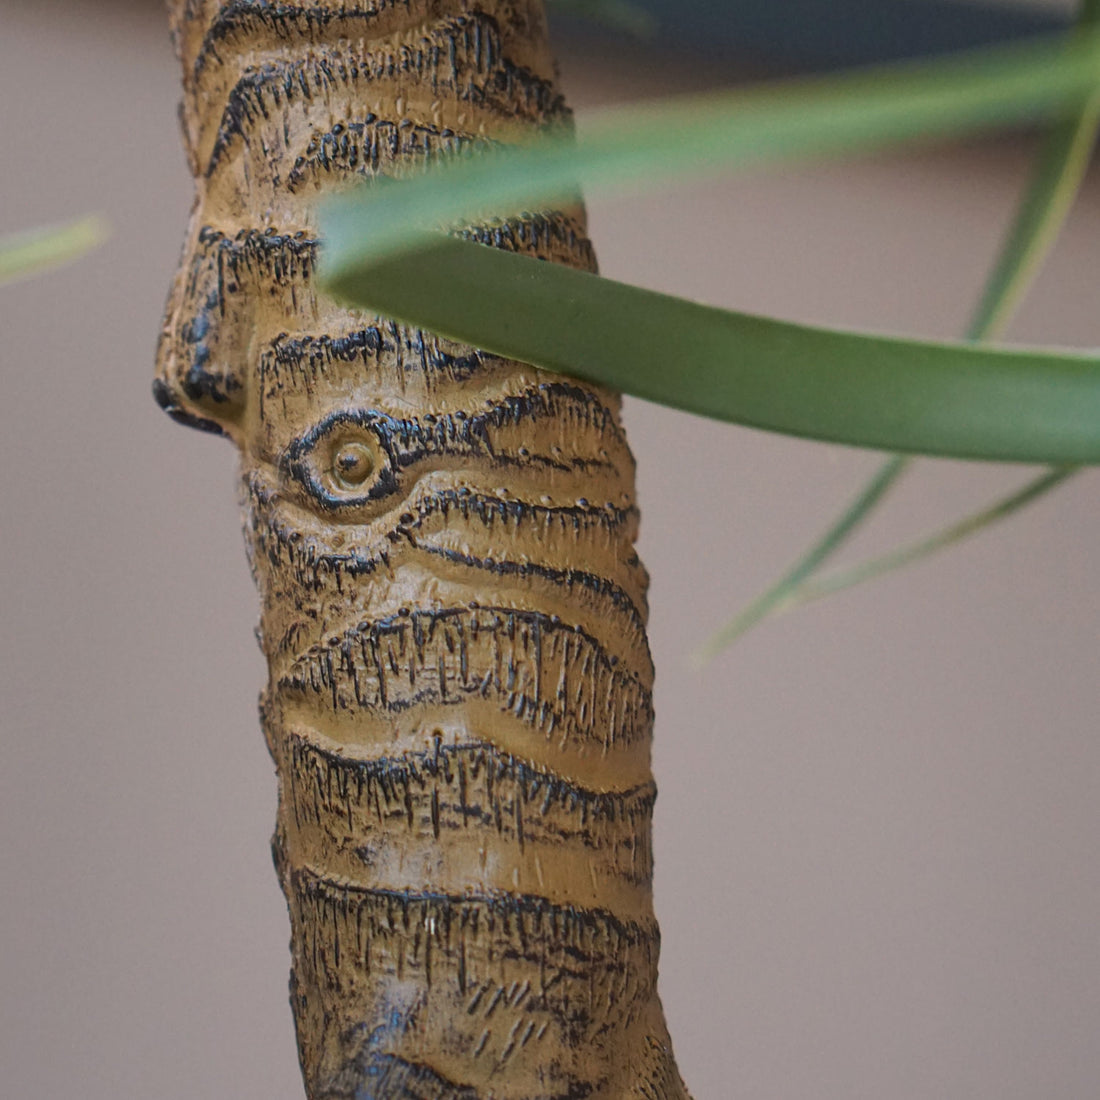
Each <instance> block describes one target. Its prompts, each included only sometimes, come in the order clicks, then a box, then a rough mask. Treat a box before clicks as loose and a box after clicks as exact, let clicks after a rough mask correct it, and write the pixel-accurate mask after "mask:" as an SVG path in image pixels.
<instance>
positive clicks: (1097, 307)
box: [0, 0, 1100, 1100]
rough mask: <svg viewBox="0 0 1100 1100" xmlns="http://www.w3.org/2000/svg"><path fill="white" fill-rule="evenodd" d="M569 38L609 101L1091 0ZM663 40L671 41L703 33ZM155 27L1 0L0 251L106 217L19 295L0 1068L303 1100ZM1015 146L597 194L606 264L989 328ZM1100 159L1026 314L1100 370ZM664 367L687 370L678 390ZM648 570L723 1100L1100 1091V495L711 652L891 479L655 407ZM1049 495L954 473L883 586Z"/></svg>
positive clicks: (694, 23)
mask: <svg viewBox="0 0 1100 1100" xmlns="http://www.w3.org/2000/svg"><path fill="white" fill-rule="evenodd" d="M643 4H644V6H647V7H649V8H650V9H651V10H652V11H653V12H654V13H655V14H657V15H658V16H662V17H664V19H665V21H666V24H667V29H666V30H665V31H662V32H661V33H660V34H659V36H658V37H657V38H656V39H655V40H653V41H652V42H649V43H639V42H635V41H631V40H629V39H626V38H624V37H622V36H621V35H616V34H613V33H611V32H609V31H607V30H598V29H594V28H592V27H591V26H590V25H588V24H585V23H582V22H580V21H578V20H576V19H573V18H564V17H563V18H561V19H560V20H558V21H557V22H556V27H557V31H558V36H559V41H558V48H559V52H560V56H561V64H562V76H563V81H564V84H565V89H566V91H567V93H568V94H569V96H570V97H571V99H572V101H573V102H574V104H575V105H576V106H577V108H578V118H579V125H580V126H581V127H583V126H584V124H585V119H586V118H587V117H589V115H590V113H591V112H592V111H593V110H595V109H596V108H598V107H599V105H601V104H605V103H610V102H621V101H625V100H633V99H638V98H642V97H652V96H657V95H661V94H666V93H670V92H674V91H687V90H692V89H700V88H704V87H714V86H719V85H728V84H732V83H736V82H738V81H742V80H745V79H748V78H755V77H759V76H762V75H767V74H771V73H780V72H790V71H805V70H809V69H815V68H829V67H835V66H836V65H839V64H844V63H848V62H855V61H866V60H869V59H873V58H885V57H896V56H902V55H906V54H913V53H914V52H922V51H934V50H940V49H948V48H951V47H953V46H962V45H973V44H976V43H977V42H979V41H991V40H997V39H1003V38H1010V37H1013V36H1017V35H1020V34H1026V33H1030V32H1033V31H1036V30H1041V29H1044V28H1047V29H1049V28H1054V27H1057V26H1059V25H1064V23H1065V21H1066V19H1067V17H1068V14H1069V9H1070V5H1069V4H1062V3H1050V4H1030V3H1022V2H1021V3H1011V4H1008V3H1006V4H999V5H992V4H985V5H978V4H971V3H965V2H963V0H939V2H921V0H908V2H906V0H873V2H870V0H869V2H859V0H827V2H826V0H822V2H815V0H772V2H770V3H769V2H765V0H759V2H755V3H749V2H737V3H734V2H732V0H707V2H703V0H643ZM673 24H675V25H673ZM176 101H177V73H176V67H175V63H174V59H173V58H172V56H171V52H170V49H169V45H168V41H167V34H166V30H165V18H164V13H163V10H162V8H161V5H160V4H159V3H155V2H152V0H149V2H142V3H139V2H136V0H132V2H123V0H94V2H91V0H0V103H2V105H3V107H2V116H0V126H2V145H0V149H2V151H3V158H2V160H0V180H2V184H0V196H2V200H3V202H2V206H0V231H10V230H15V229H19V228H23V227H28V226H31V225H34V224H37V223H42V222H56V221H60V220H64V219H66V218H69V217H73V216H76V215H79V214H81V213H83V212H86V211H92V210H99V211H103V212H104V213H105V214H106V215H107V216H108V218H109V219H110V221H111V223H112V225H113V227H114V234H113V236H112V238H111V240H110V241H109V243H108V244H107V245H106V246H104V247H103V248H101V249H99V250H98V251H97V252H96V253H94V254H93V255H91V256H90V257H88V258H86V259H84V260H83V261H82V262H80V263H79V264H78V265H76V266H74V267H71V268H68V269H65V270H62V271H57V272H55V273H52V274H49V275H48V276H45V277H40V278H38V279H35V280H33V281H28V282H24V283H21V284H18V285H15V286H9V287H4V288H0V325H2V328H0V334H2V338H0V372H2V373H0V377H2V381H3V390H2V397H0V1074H2V1080H3V1086H2V1092H3V1093H4V1095H7V1096H11V1097H27V1098H31V1097H33V1098H35V1100H49V1098H54V1097H73V1096H80V1097H81V1098H83V1100H122V1098H129V1097H132V1098H134V1100H137V1098H139V1097H140V1098H141V1100H195V1098H198V1097H234V1098H235V1100H295V1098H298V1097H300V1096H301V1095H302V1090H301V1084H300V1079H299V1074H298V1068H297V1061H296V1054H295V1047H294V1040H293V1034H292V1027H291V1017H290V1011H289V1008H288V1005H287V987H286V982H287V968H288V952H287V946H286V945H287V938H288V930H287V921H286V913H285V907H284V903H283V899H282V896H281V894H280V892H279V889H278V886H277V884H276V881H275V876H274V873H273V871H272V868H271V864H270V860H269V857H268V838H269V835H270V832H271V829H272V825H273V820H274V812H275V784H274V777H273V770H272V765H271V763H270V760H269V758H268V756H267V753H266V750H265V748H264V744H263V739H262V737H261V734H260V730H259V727H258V723H257V718H256V703H255V700H256V695H257V692H258V691H259V688H260V686H261V684H262V682H263V680H264V675H265V673H264V669H263V667H262V663H261V660H260V656H259V653H258V651H257V649H256V647H255V645H254V643H253V641H252V637H251V634H252V628H253V624H254V622H255V620H256V615H257V606H256V599H255V596H254V593H253V589H252V584H251V580H250V578H249V576H248V570H247V567H246V564H245V558H244V554H243V550H242V545H241V539H240V534H239V529H238V527H239V521H238V518H237V511H236V500H235V462H234V455H233V452H232V450H231V449H230V447H229V446H228V445H226V444H225V443H222V442H219V441H216V440H212V439H210V438H208V437H204V436H202V435H200V434H198V433H194V432H188V431H183V430H181V429H179V428H177V427H176V426H174V425H172V424H171V423H170V422H169V421H168V420H167V419H166V418H165V417H164V416H163V414H161V413H160V412H159V411H158V410H157V409H156V408H155V406H154V404H153V402H152V399H151V397H150V394H149V386H150V379H151V371H152V356H153V349H154V344H155V340H156V335H157V331H158V326H159V322H160V313H161V308H162V304H163V300H164V297H165V294H166V292H167V287H168V282H169V279H170V277H171V275H172V272H173V268H174V265H175V262H176V258H177V255H178V250H179V247H180V244H181V241H182V233H183V228H184V222H185V218H186V214H187V209H188V204H189V199H190V192H191V184H190V180H189V178H188V175H187V171H186V168H185V165H184V161H183V156H182V152H181V148H180V141H179V135H178V133H177V127H176V121H175V119H176V115H175V109H176ZM1033 147H1034V138H1033V136H1032V135H1028V134H1016V135H1012V136H1009V137H1001V138H998V139H996V140H980V141H974V142H969V143H967V144H963V145H958V144H956V145H951V146H936V147H929V148H922V149H920V150H915V151H907V152H905V153H900V154H897V153H895V154H891V155H881V156H875V157H873V158H862V159H859V160H855V161H850V162H845V163H837V162H832V163H828V164H818V165H814V166H809V167H798V168H793V169H787V170H784V171H782V172H775V173H767V174H765V173H760V172H757V173H754V174H751V175H746V176H730V177H727V178H724V179H723V180H721V181H719V182H711V183H708V184H706V185H684V186H680V187H678V188H676V189H674V190H670V191H668V192H666V193H662V194H658V195H651V196H649V197H647V198H643V199H630V200H624V199H621V198H616V197H608V196H597V197H594V198H593V199H592V201H591V205H590V210H591V222H592V235H593V237H594V239H595V241H596V244H597V248H598V251H599V254H600V257H601V261H602V265H603V270H604V272H605V273H606V274H608V275H611V276H613V277H616V278H619V279H624V280H629V281H632V282H635V283H638V284H641V285H645V286H650V287H654V288H659V289H662V290H665V291H669V292H673V293H678V294H682V295H687V296H690V297H694V298H697V299H700V300H703V301H707V302H711V303H715V304H718V305H726V306H731V307H737V308H741V309H748V310H753V311H758V312H766V313H772V314H776V315H780V316H784V317H788V318H792V319H797V320H802V321H808V322H822V323H829V324H833V325H838V326H864V327H873V328H877V329H883V330H891V331H898V332H905V333H913V334H924V335H928V336H952V335H955V334H958V333H959V332H960V331H961V330H962V328H963V326H964V324H965V321H966V318H967V315H968V311H969V308H970V306H971V304H972V303H973V302H974V301H975V299H976V296H977V294H978V291H979V288H980V286H981V282H982V278H983V274H984V272H985V270H986V269H987V267H988V265H989V264H990V262H991V260H992V258H993V256H994V254H995V251H996V248H997V245H998V242H999V239H1000V235H1001V232H1002V229H1003V227H1004V225H1005V223H1006V220H1007V219H1008V217H1009V216H1010V212H1011V210H1012V207H1013V204H1014V202H1015V200H1016V198H1017V196H1018V194H1019V191H1020V187H1021V185H1022V183H1023V181H1024V180H1025V178H1026V173H1027V167H1028V163H1029V157H1030V155H1031V152H1032V150H1033ZM1098 241H1100V177H1098V175H1097V173H1096V172H1095V171H1094V172H1093V174H1092V176H1091V178H1090V180H1089V183H1088V186H1087V188H1086V191H1085V194H1084V195H1083V197H1082V199H1081V201H1080V202H1079V204H1078V205H1077V207H1076V209H1075V211H1074V214H1073V216H1072V219H1071V221H1070V224H1069V228H1068V232H1067V233H1066V235H1065V237H1064V239H1063V241H1062V242H1061V244H1060V245H1059V246H1058V249H1057V251H1056V253H1055V255H1054V257H1053V260H1052V262H1051V263H1050V265H1049V266H1048V268H1047V269H1046V271H1045V272H1044V273H1043V275H1042V277H1041V279H1040V281H1039V283H1038V285H1037V287H1036V289H1035V291H1034V293H1033V294H1032V296H1031V297H1030V298H1029V299H1028V302H1027V303H1026V305H1025V307H1024V308H1023V310H1022V311H1021V313H1020V314H1019V317H1018V321H1017V323H1016V324H1015V325H1014V327H1013V329H1012V337H1013V338H1015V339H1019V340H1022V341H1028V342H1037V343H1052V344H1062V345H1075V346H1092V347H1095V346H1097V345H1100V281H1098V280H1097V278H1096V270H1097V268H1096V258H1097V243H1098ZM674 366H675V364H674V363H670V368H674ZM626 415H627V427H628V430H629V432H630V435H631V438H632V440H633V443H634V446H635V448H636V450H637V452H638V458H639V467H640V497H641V502H642V506H643V511H644V516H645V521H644V524H643V537H642V546H641V550H642V553H643V555H644V557H645V559H646V561H647V563H648V565H649V567H650V570H651V572H652V576H653V588H652V639H653V649H654V653H655V657H656V661H657V667H658V670H659V676H658V688H657V700H656V703H657V712H658V726H657V743H656V752H655V769H656V773H657V776H658V780H659V783H660V786H661V797H660V799H659V801H658V807H657V822H656V828H657V860H658V866H657V881H656V889H657V909H658V915H659V916H660V918H661V922H662V927H663V932H664V947H663V955H662V987H663V997H664V1001H665V1005H666V1009H667V1012H668V1016H669V1020H670V1024H671V1027H672V1031H673V1035H674V1037H675V1042H676V1049H677V1053H678V1057H679V1061H680V1066H681V1069H682V1071H683V1073H684V1076H685V1078H686V1080H687V1082H688V1084H689V1086H690V1087H691V1089H692V1090H693V1092H694V1094H695V1096H696V1097H697V1098H698V1100H722V1098H725V1097H730V1096H744V1097H752V1098H753V1100H793V1098H806V1100H810V1098H820V1100H855V1098H864V1097H866V1098H868V1100H870V1098H872V1097H873V1098H875V1100H879V1098H881V1097H889V1098H890V1100H925V1098H933V1097H935V1098H943V1097H960V1098H961V1097H966V1098H968V1100H974V1098H990V1100H993V1098H996V1100H1035V1098H1037V1097H1043V1098H1044V1100H1071V1098H1073V1100H1077V1098H1082V1097H1089V1096H1094V1095H1096V1091H1097V1082H1098V1081H1100V1044H1097V1042H1096V1035H1097V1029H1098V1025H1100V931H1098V929H1100V861H1098V859H1097V843H1096V842H1097V836H1098V824H1100V821H1098V814H1100V810H1098V805H1100V743H1098V741H1100V739H1098V738H1097V733H1098V725H1100V723H1098V721H1097V716H1098V712H1100V707H1098V704H1100V675H1098V673H1100V668H1098V660H1097V641H1098V636H1097V635H1098V625H1100V579H1098V570H1097V559H1096V547H1097V546H1098V544H1100V509H1097V507H1096V504H1097V487H1098V477H1097V475H1096V474H1094V473H1091V472H1090V473H1087V474H1085V475H1083V476H1080V477H1079V478H1078V479H1076V480H1075V481H1073V482H1072V483H1070V484H1069V485H1068V486H1066V487H1065V488H1064V489H1063V490H1061V491H1060V492H1059V493H1058V494H1057V495H1055V496H1052V497H1050V498H1048V499H1044V500H1043V501H1041V502H1040V503H1039V504H1037V505H1035V506H1034V507H1032V508H1031V509H1029V510H1028V511H1027V512H1025V513H1024V514H1022V515H1021V516H1019V517H1017V518H1016V519H1015V520H1013V521H1012V522H1011V523H1009V524H1007V525H1005V526H1004V527H1002V528H999V529H997V530H996V531H994V532H991V533H988V534H986V535H984V536H982V537H980V538H978V539H976V540H974V541H972V542H970V543H968V544H966V545H965V546H963V547H961V548H959V549H956V550H954V551H953V552H951V553H949V554H947V555H945V556H942V557H941V558H938V559H936V560H935V561H932V562H928V563H926V564H923V565H921V566H919V567H917V568H915V569H912V570H910V571H908V572H905V573H902V574H898V575H895V576H892V577H890V578H888V579H886V580H883V581H881V582H879V583H877V584H875V585H873V586H869V587H866V588H864V589H860V590H858V591H854V592H850V593H847V594H845V595H842V596H840V597H837V598H835V599H833V600H830V601H827V602H825V603H822V604H818V605H815V606H813V607H811V608H809V609H807V610H804V611H801V612H799V613H796V614H792V615H790V616H787V617H784V618H782V619H778V620H775V621H773V622H770V623H768V624H766V625H764V626H763V627H761V628H759V629H757V630H756V631H755V632H753V633H752V634H750V635H749V636H747V637H746V638H745V639H744V640H743V641H742V642H741V643H740V644H739V645H738V646H737V647H736V648H735V649H733V650H732V651H730V652H728V653H727V654H725V655H724V656H723V657H721V658H720V659H719V660H717V661H716V662H715V663H714V664H713V665H711V666H710V667H708V668H706V669H705V670H703V671H701V672H700V671H698V670H695V669H693V668H692V667H691V666H690V665H689V663H688V660H687V656H688V653H689V651H690V650H691V649H692V648H693V647H695V646H696V645H698V644H699V643H701V642H702V641H703V640H704V639H705V638H706V637H707V636H708V635H709V634H710V633H711V632H712V631H714V630H716V629H717V628H718V627H719V626H720V625H722V624H723V622H724V621H725V620H726V619H727V618H728V617H730V616H731V615H732V614H733V613H734V612H735V611H736V610H737V609H739V607H740V606H742V605H744V604H745V603H746V602H747V601H748V600H749V599H751V598H752V597H753V596H755V595H756V594H757V593H758V592H759V591H760V590H761V589H762V588H763V587H764V586H766V585H767V584H769V583H770V582H771V581H772V580H773V579H775V577H776V576H777V575H778V573H779V572H780V571H781V570H782V569H783V568H785V567H786V566H787V565H788V564H789V563H790V561H791V560H793V559H794V558H795V557H796V556H797V555H798V554H799V553H800V552H801V551H802V549H803V548H804V547H805V546H806V544H807V543H808V542H809V541H810V540H811V539H813V538H814V537H815V536H816V535H817V534H818V533H819V531H820V529H821V528H822V526H823V525H824V524H825V523H826V522H828V521H829V520H830V519H831V518H832V517H833V516H834V515H835V514H836V513H837V512H838V510H839V509H840V508H842V507H843V506H844V505H845V503H846V502H847V501H848V499H849V498H850V496H851V494H852V493H853V492H854V491H855V489H856V487H857V486H858V485H859V484H861V482H862V480H863V479H864V477H865V476H867V475H868V474H869V473H870V471H871V470H872V469H874V468H875V467H876V466H877V464H878V461H879V460H878V457H877V456H875V455H873V454H870V453H861V452H857V451H854V450H845V449H840V448H831V447H826V446H822V445H818V444H812V443H806V442H797V441H792V440H786V439H782V438H780V437H777V436H769V435H765V434H762V433H759V432H753V431H747V430H740V429H735V428H730V427H724V426H720V425H715V424H711V423H707V422H704V421H701V420H698V419H694V418H691V417H688V416H685V415H681V414H677V413H673V412H668V411H665V410H662V409H659V408H655V407H651V406H646V405H644V404H641V403H637V402H633V401H631V402H628V407H627V413H626ZM1028 476H1030V471H1026V470H1022V469H1011V468H997V467H992V466H983V465H977V464H961V463H949V462H942V461H936V462H934V461H928V462H924V463H921V464H920V466H919V467H918V469H917V470H916V471H915V472H914V473H912V474H911V475H910V476H909V478H908V480H907V481H906V482H905V483H904V484H903V485H902V487H901V488H900V489H899V490H898V492H897V494H896V496H894V497H893V498H892V499H891V501H890V503H889V505H888V507H886V508H885V509H884V510H883V512H882V515H881V517H880V518H879V519H878V520H877V521H876V522H875V523H874V525H873V526H872V528H871V529H870V530H868V531H867V532H866V533H865V534H863V535H861V536H860V537H859V538H858V539H857V541H856V542H855V543H854V544H853V546H852V547H851V550H850V552H846V553H845V555H844V557H845V560H855V559H857V558H860V557H862V556H864V555H866V554H868V553H873V552H875V551H876V550H882V549H885V548H887V547H889V546H891V545H893V544H894V543H896V542H897V541H899V540H902V539H905V538H908V537H912V536H915V535H917V534H920V533H923V532H924V531H925V530H927V529H929V528H930V527H934V526H938V525H939V524H941V523H942V522H945V521H947V520H948V519H951V518H954V517H957V516H959V515H961V514H963V513H964V512H967V511H969V510H970V509H972V508H974V507H976V506H978V505H980V504H983V503H985V502H986V501H987V500H988V499H990V498H991V497H992V496H994V495H997V494H998V493H1000V492H1003V491H1005V490H1007V489H1008V488H1009V487H1010V486H1012V485H1015V484H1018V483H1020V482H1021V481H1023V480H1025V479H1026V478H1027V477H1028Z"/></svg>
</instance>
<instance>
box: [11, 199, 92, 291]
mask: <svg viewBox="0 0 1100 1100" xmlns="http://www.w3.org/2000/svg"><path fill="white" fill-rule="evenodd" d="M106 236H107V227H106V223H105V222H104V221H103V219H102V218H100V217H98V216H96V215H93V216H91V217H86V218H80V219H79V220H77V221H74V222H68V223H66V224H65V225H57V226H46V227H43V228H41V229H29V230H26V231H24V232H22V233H12V234H11V235H9V236H7V237H3V238H0V283H6V282H11V281H12V280H14V279H20V278H25V277H26V276H28V275H33V274H34V273H35V272H37V271H42V270H44V269H46V268H50V267H56V266H58V265H60V264H64V263H68V262H69V261H71V260H75V259H77V257H79V256H82V255H83V254H84V253H85V252H87V251H89V250H90V249H92V248H95V247H96V245H98V244H100V243H101V242H102V241H103V240H104V239H105V238H106Z"/></svg>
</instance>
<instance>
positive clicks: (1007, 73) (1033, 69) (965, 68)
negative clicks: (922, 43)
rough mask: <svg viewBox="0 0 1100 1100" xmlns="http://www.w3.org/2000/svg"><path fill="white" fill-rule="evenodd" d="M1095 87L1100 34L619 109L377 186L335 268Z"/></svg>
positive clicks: (355, 198) (1020, 109)
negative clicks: (426, 238) (582, 195)
mask: <svg viewBox="0 0 1100 1100" xmlns="http://www.w3.org/2000/svg"><path fill="white" fill-rule="evenodd" d="M1098 85H1100V32H1098V31H1089V32H1087V33H1083V34H1077V35H1074V36H1059V37H1058V38H1056V39H1054V40H1044V41H1042V42H1039V43H1032V44H1029V45H1026V46H1012V47H1000V48H998V49H990V50H981V51H973V52H971V53H968V54H964V55H958V56H956V57H953V58H950V59H947V60H938V61H926V62H920V63H915V64H914V63H908V64H899V65H890V66H883V67H878V68H874V69H870V70H863V71H860V72H857V73H854V74H848V75H844V76H833V77H824V78H822V77H816V78H812V79H803V80H796V81H785V82H782V83H778V84H775V85H771V86H768V85H765V86H763V87H761V88H759V89H756V90H751V91H745V90H742V91H733V92H723V93H718V94H709V95H704V96H687V97H678V98H675V99H670V100H666V101H663V102H659V103H654V104H650V105H645V106H641V107H631V108H621V109H617V110H612V111H608V112H605V113H604V114H603V115H602V116H601V117H600V119H599V120H598V121H593V122H591V123H589V124H588V125H586V126H585V128H584V132H583V134H582V135H581V136H580V138H579V139H578V140H577V141H576V142H574V141H573V139H572V136H571V135H569V134H562V135H560V136H558V137H550V138H545V139H543V140H542V141H539V142H537V143H535V144H533V145H531V146H528V147H526V148H512V149H493V150H488V151H476V152H475V151H471V152H470V153H469V154H468V155H466V156H460V157H456V158H455V159H453V160H451V161H449V162H447V163H443V164H438V165H436V166H435V167H433V168H432V169H431V170H430V171H428V172H426V173H425V174H424V176H423V177H422V178H419V179H412V180H402V181H400V182H399V183H398V182H396V181H393V180H384V179H382V180H376V181H373V182H372V183H370V184H369V185H367V186H366V187H365V188H364V189H362V190H361V191H359V192H358V193H352V194H350V195H346V196H343V197H342V198H340V199H338V200H335V201H333V202H331V203H330V204H329V205H328V208H327V216H326V217H325V227H326V231H327V237H328V244H329V248H330V252H331V261H332V263H333V264H334V265H336V266H338V267H346V266H347V265H348V264H349V263H351V262H353V261H355V260H359V261H362V262H367V261H368V260H370V259H372V258H373V259H380V258H382V257H384V256H386V255H389V254H392V253H395V252H400V251H402V250H407V249H409V248H413V247H415V246H416V244H417V242H418V241H419V240H420V239H421V238H422V235H423V234H424V233H425V232H426V231H427V230H429V229H430V228H432V227H441V226H446V225H453V224H455V223H465V224H470V223H472V222H476V221H479V220H484V219H486V218H496V217H501V216H505V215H508V214H513V213H518V212H519V211H521V210H524V209H538V208H539V207H540V206H542V207H546V206H560V205H561V204H562V202H563V201H568V200H569V199H570V198H571V197H575V196H576V195H577V193H578V188H579V187H584V188H586V189H589V190H591V189H594V188H598V187H608V186H616V187H618V188H620V189H623V188H629V189H632V190H641V189H644V188H652V187H655V186H657V185H661V184H666V183H668V182H669V181H670V180H674V179H677V178H684V177H688V176H700V175H704V174H706V173H713V172H716V171H718V170H721V169H724V168H730V167H733V166H740V167H744V166H748V165H761V164H768V163H776V162H778V161H782V160H790V159H794V158H798V157H802V158H805V157H810V156H821V155H825V154H838V153H842V152H851V151H853V150H859V149H871V148H878V147H882V146H885V145H888V144H891V143H898V142H902V141H907V140H912V139H914V138H921V137H923V138H929V137H934V136H935V137H946V136H952V135H959V134H962V133H967V132H972V131H975V130H981V129H988V128H989V127H992V126H1006V125H1010V124H1014V123H1019V122H1021V121H1024V120H1028V119H1039V118H1046V117H1050V116H1052V115H1054V116H1058V115H1063V114H1066V113H1068V112H1070V111H1073V110H1075V109H1076V108H1077V107H1078V106H1079V104H1080V102H1081V100H1082V99H1083V98H1084V97H1086V96H1087V95H1089V94H1090V93H1091V92H1092V91H1094V90H1095V89H1096V88H1097V86H1098ZM368 248H369V252H368V251H367V249H368Z"/></svg>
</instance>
